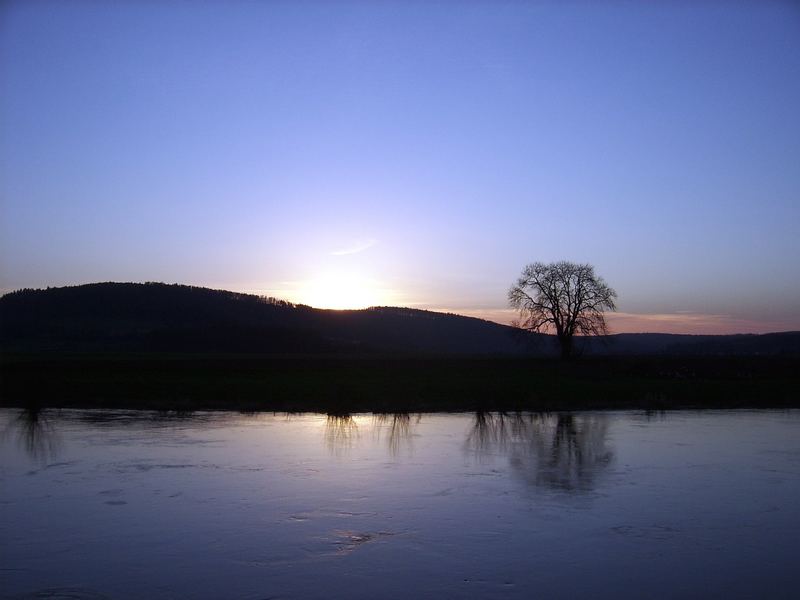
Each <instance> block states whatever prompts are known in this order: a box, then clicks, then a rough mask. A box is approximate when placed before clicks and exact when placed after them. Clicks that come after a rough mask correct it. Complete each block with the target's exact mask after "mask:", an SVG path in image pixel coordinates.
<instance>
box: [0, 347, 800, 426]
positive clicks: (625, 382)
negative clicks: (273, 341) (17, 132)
mask: <svg viewBox="0 0 800 600" xmlns="http://www.w3.org/2000/svg"><path fill="white" fill-rule="evenodd" d="M0 405H2V406H16V407H25V406H36V407H43V408H44V407H53V408H68V407H69V408H128V409H156V410H201V409H202V410H214V409H217V410H244V411H278V412H283V411H289V412H303V411H314V412H328V413H348V412H433V411H518V410H525V411H546V410H586V409H592V410H598V409H648V410H668V409H680V408H790V407H800V359H798V358H795V357H778V358H775V357H691V358H686V357H680V358H677V357H675V358H672V357H636V358H629V357H625V358H622V357H607V358H584V359H579V360H576V361H574V362H570V363H562V362H560V361H557V360H550V359H518V358H449V357H308V356H303V357H297V356H294V357H292V356H283V357H276V356H253V355H191V354H157V355H156V354H106V355H101V354H55V353H48V354H43V353H42V354H5V355H3V356H2V358H0Z"/></svg>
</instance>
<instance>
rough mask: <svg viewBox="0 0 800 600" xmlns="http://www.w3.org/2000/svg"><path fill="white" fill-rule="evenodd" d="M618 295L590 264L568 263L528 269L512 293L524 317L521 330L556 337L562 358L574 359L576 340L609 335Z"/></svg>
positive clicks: (516, 307) (514, 304)
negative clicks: (610, 314)
mask: <svg viewBox="0 0 800 600" xmlns="http://www.w3.org/2000/svg"><path fill="white" fill-rule="evenodd" d="M616 298H617V293H616V292H615V291H614V290H613V289H611V288H610V287H609V286H608V285H607V284H606V282H605V281H604V280H603V278H602V277H599V276H598V275H596V274H595V272H594V267H593V266H592V265H588V264H576V263H571V262H566V261H561V262H555V263H550V264H544V263H541V262H536V263H533V264H530V265H528V266H526V267H525V269H524V270H523V271H522V275H520V277H519V279H518V280H517V282H516V284H515V285H513V286H511V289H510V290H509V292H508V300H509V303H510V304H511V306H512V308H515V309H516V310H517V311H519V313H520V319H519V321H517V322H516V323H515V325H516V326H517V327H520V328H522V329H525V330H527V331H534V332H538V333H555V335H556V337H557V338H558V341H559V343H560V345H561V357H562V358H565V359H566V358H569V357H570V356H571V355H572V347H573V345H572V338H573V336H574V335H575V334H578V335H605V334H607V333H608V327H607V325H606V320H605V317H604V312H605V311H607V310H616V304H615V300H616Z"/></svg>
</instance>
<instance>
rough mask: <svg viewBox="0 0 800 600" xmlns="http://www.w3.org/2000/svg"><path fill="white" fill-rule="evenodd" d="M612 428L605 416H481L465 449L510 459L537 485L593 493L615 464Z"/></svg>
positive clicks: (516, 469) (516, 470)
mask: <svg viewBox="0 0 800 600" xmlns="http://www.w3.org/2000/svg"><path fill="white" fill-rule="evenodd" d="M608 424H609V421H608V416H607V415H604V414H579V415H576V414H572V413H557V414H537V413H528V414H526V413H513V414H507V413H476V415H475V419H474V421H473V425H472V428H471V430H470V432H469V433H468V435H467V439H466V443H465V450H466V451H467V452H468V453H471V454H474V455H476V456H477V457H478V458H479V459H480V458H487V457H490V456H496V455H501V456H508V459H509V462H510V465H511V468H512V470H513V472H514V473H515V474H516V475H517V476H518V477H520V478H521V479H522V480H523V481H525V482H526V483H527V484H529V485H531V486H535V487H546V488H550V489H554V490H559V491H565V492H576V493H580V492H588V491H591V490H592V489H593V487H594V484H595V482H596V480H597V478H598V477H599V476H600V475H601V474H602V473H603V471H604V470H605V469H606V468H607V467H608V466H609V465H610V464H611V462H612V459H613V452H612V450H611V449H610V448H609V446H608V442H607V435H608Z"/></svg>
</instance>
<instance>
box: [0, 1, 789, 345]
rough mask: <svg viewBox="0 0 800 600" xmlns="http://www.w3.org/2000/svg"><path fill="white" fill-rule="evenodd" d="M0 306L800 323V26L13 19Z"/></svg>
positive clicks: (516, 7)
mask: <svg viewBox="0 0 800 600" xmlns="http://www.w3.org/2000/svg"><path fill="white" fill-rule="evenodd" d="M0 89H2V90H3V91H2V93H1V94H0V288H1V289H2V290H5V291H8V290H11V289H16V288H20V287H43V286H48V285H70V284H78V283H86V282H92V281H108V280H113V281H166V282H181V283H190V284H196V285H207V286H212V287H221V288H226V289H234V290H242V291H252V292H256V293H264V294H271V295H276V296H279V297H284V298H287V299H290V300H295V301H301V302H307V303H310V304H314V305H320V306H337V307H338V306H354V307H355V306H361V305H365V304H398V305H406V306H415V307H421V308H432V309H440V310H450V311H453V312H461V313H465V314H476V315H480V316H484V317H488V318H493V319H496V320H500V321H505V320H508V319H509V318H510V316H511V315H510V314H509V313H508V311H507V310H506V291H507V289H508V287H509V285H510V284H511V283H512V282H513V281H514V279H515V278H516V276H517V275H518V274H519V272H520V271H521V270H522V268H523V266H524V265H525V264H526V263H528V262H533V261H545V262H547V261H551V260H561V259H565V260H573V261H580V262H590V263H592V264H594V265H595V267H596V269H597V271H598V272H599V273H600V274H601V275H603V276H604V277H605V279H606V280H607V281H608V282H609V283H610V284H611V285H612V286H613V287H614V288H615V289H616V290H617V292H618V293H619V297H620V300H619V308H620V313H621V314H620V315H618V316H617V317H616V318H615V320H612V327H614V328H616V330H618V331H623V330H634V331H635V330H653V331H662V330H663V331H686V332H703V331H725V332H731V331H774V330H787V329H800V260H798V257H799V256H800V242H799V241H798V239H800V236H798V231H799V230H800V108H798V107H800V8H799V7H798V5H796V4H793V3H790V2H697V3H694V2H618V3H614V2H603V3H590V2H586V3H581V2H552V3H548V2H433V3H425V2H410V1H409V2H318V3H312V2H235V1H234V2H146V1H140V2H133V1H130V2H103V3H100V2H80V1H73V2H66V3H65V2H38V1H33V2H6V3H4V4H3V5H2V8H0Z"/></svg>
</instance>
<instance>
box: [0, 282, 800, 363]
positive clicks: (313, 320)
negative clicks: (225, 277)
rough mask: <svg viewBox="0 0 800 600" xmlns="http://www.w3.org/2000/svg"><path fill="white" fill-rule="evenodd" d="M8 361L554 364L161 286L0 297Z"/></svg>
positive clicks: (674, 349) (293, 307)
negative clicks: (119, 356)
mask: <svg viewBox="0 0 800 600" xmlns="http://www.w3.org/2000/svg"><path fill="white" fill-rule="evenodd" d="M0 347H1V348H2V349H3V351H5V352H41V351H80V352H95V351H96V352H108V351H115V352H190V353H211V352H214V353H231V352H233V353H258V354H348V355H358V354H384V355H385V354H404V355H408V354H429V355H431V354H433V355H443V354H444V355H505V356H525V355H538V356H551V355H554V351H555V344H554V343H553V340H552V338H551V336H542V335H530V334H523V333H521V332H519V331H518V330H516V329H514V328H512V327H508V326H505V325H500V324H497V323H493V322H490V321H484V320H481V319H476V318H472V317H465V316H461V315H455V314H447V313H437V312H431V311H425V310H416V309H408V308H393V307H377V308H369V309H364V310H321V309H315V308H311V307H309V306H304V305H297V304H292V303H289V302H284V301H281V300H277V299H275V298H267V297H262V296H255V295H250V294H240V293H236V292H229V291H223V290H212V289H207V288H200V287H192V286H185V285H167V284H162V283H145V284H138V283H94V284H88V285H80V286H73V287H61V288H48V289H44V290H31V289H25V290H19V291H16V292H12V293H9V294H6V295H4V296H3V297H2V298H0ZM579 347H580V348H582V351H583V353H584V354H588V355H627V356H630V355H716V356H718V355H785V356H795V355H800V333H798V332H788V333H779V334H765V335H727V336H705V335H704V336H692V335H670V334H617V335H611V336H607V337H606V338H603V339H592V340H584V341H583V344H582V345H581V346H579Z"/></svg>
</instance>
